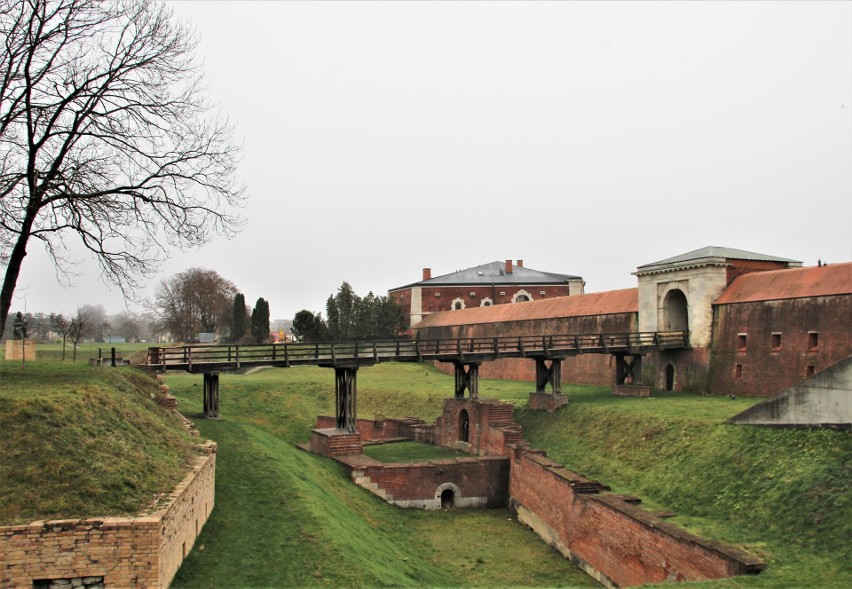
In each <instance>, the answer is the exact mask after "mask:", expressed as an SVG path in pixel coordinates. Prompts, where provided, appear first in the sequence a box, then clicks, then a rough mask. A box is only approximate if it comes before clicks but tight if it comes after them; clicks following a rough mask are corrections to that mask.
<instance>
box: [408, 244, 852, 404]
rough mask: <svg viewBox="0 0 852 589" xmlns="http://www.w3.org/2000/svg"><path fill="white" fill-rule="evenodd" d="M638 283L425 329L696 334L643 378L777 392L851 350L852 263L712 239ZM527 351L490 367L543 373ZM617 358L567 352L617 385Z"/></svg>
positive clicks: (579, 374)
mask: <svg viewBox="0 0 852 589" xmlns="http://www.w3.org/2000/svg"><path fill="white" fill-rule="evenodd" d="M634 275H635V276H636V277H637V280H638V288H635V289H624V290H617V291H608V292H602V293H592V294H582V295H578V296H575V297H571V298H570V299H562V298H554V299H550V300H545V301H541V300H538V301H532V302H531V303H529V304H527V305H519V306H513V307H512V308H511V309H508V308H497V307H494V308H490V309H467V310H462V311H459V312H456V313H434V314H432V315H429V316H428V317H425V318H424V319H423V321H422V322H420V323H419V324H417V325H415V326H414V329H415V332H417V333H418V335H419V336H420V337H426V338H431V337H479V336H482V337H493V336H496V335H535V334H553V335H556V334H582V333H617V332H626V331H641V332H660V331H670V330H671V331H681V330H688V331H689V343H690V349H683V350H669V351H655V352H651V353H649V354H647V355H646V356H645V357H644V358H643V362H642V376H641V379H642V383H643V384H645V385H648V386H651V387H652V388H654V389H657V390H674V391H692V392H704V391H710V392H713V393H722V394H742V395H774V394H776V393H779V392H781V391H782V390H784V389H785V388H787V387H790V386H792V385H794V384H796V383H797V382H799V381H801V380H802V379H804V378H806V377H807V376H809V375H812V374H815V373H817V372H819V371H820V370H823V369H825V368H828V367H830V366H832V365H834V364H836V363H838V362H839V361H840V360H842V359H843V358H846V357H848V356H850V355H852V337H850V332H851V331H852V330H850V326H852V296H850V295H852V263H844V264H833V265H830V266H822V265H820V266H817V267H809V268H802V267H801V262H799V261H796V260H791V259H787V258H779V257H775V256H768V255H764V254H758V253H754V252H747V251H743V250H736V249H731V248H720V247H706V248H702V249H698V250H694V251H692V252H688V253H686V254H681V255H678V256H674V257H671V258H667V259H665V260H660V261H659V262H653V263H650V264H645V265H642V266H639V267H638V268H637V271H636V272H635V273H634ZM534 370H535V367H534V366H533V365H532V363H531V362H529V361H526V360H524V359H503V360H498V361H496V362H488V363H485V364H483V366H482V367H481V370H480V375H481V376H482V377H483V378H511V379H517V380H530V381H534V380H535V372H534ZM615 371H616V366H615V362H613V358H612V356H607V355H603V354H595V355H591V354H586V355H576V356H571V357H568V358H567V359H566V360H565V363H564V368H563V374H564V379H565V381H567V382H575V383H583V384H600V385H608V384H613V383H614V382H615Z"/></svg>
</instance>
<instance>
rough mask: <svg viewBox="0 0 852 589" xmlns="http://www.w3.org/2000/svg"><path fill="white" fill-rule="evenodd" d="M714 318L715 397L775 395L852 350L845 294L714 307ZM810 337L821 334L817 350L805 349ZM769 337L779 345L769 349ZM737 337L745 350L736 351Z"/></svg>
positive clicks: (851, 315)
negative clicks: (744, 339) (743, 338)
mask: <svg viewBox="0 0 852 589" xmlns="http://www.w3.org/2000/svg"><path fill="white" fill-rule="evenodd" d="M714 314H715V317H714V322H713V323H714V329H713V357H712V361H711V368H710V374H711V380H710V382H711V383H712V385H711V386H712V388H711V392H713V393H717V394H737V395H761V396H771V395H775V394H777V393H780V392H781V391H783V390H784V389H786V388H787V387H790V386H792V385H794V384H796V383H797V382H800V381H801V380H802V379H804V378H805V377H806V376H807V375H808V370H809V369H808V367H809V366H811V367H813V371H814V372H819V371H820V370H823V369H825V368H827V367H829V366H831V365H833V364H835V363H837V362H839V361H840V360H842V359H844V358H846V357H847V356H849V354H850V350H852V330H850V329H849V326H850V325H852V297H850V296H848V295H837V296H826V297H813V298H806V299H784V300H776V301H761V302H748V303H736V304H728V305H717V306H716V307H715V308H714ZM809 332H812V333H818V334H819V335H818V344H817V345H816V346H810V345H809V342H810V339H809ZM773 333H777V334H778V338H777V339H776V342H774V343H780V345H778V346H773V339H772V334H773ZM741 334H744V335H745V336H746V341H745V347H744V349H740V348H739V343H738V336H739V335H741ZM737 365H740V366H741V367H742V368H741V372H740V373H739V374H740V375H739V376H737V368H736V366H737Z"/></svg>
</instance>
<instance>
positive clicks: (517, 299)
mask: <svg viewBox="0 0 852 589" xmlns="http://www.w3.org/2000/svg"><path fill="white" fill-rule="evenodd" d="M531 300H533V298H532V295H531V294H530V293H528V292H527V291H525V290H524V289H521V290H519V291H518V292H516V293H515V294H514V295H513V296H512V302H513V303H523V302H525V301H531Z"/></svg>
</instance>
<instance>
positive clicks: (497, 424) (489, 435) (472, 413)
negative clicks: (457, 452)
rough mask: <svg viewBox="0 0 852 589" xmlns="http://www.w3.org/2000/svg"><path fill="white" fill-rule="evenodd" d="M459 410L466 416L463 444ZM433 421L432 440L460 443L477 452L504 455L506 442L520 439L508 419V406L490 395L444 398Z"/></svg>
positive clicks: (473, 452) (460, 445) (449, 444)
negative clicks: (440, 408) (442, 409)
mask: <svg viewBox="0 0 852 589" xmlns="http://www.w3.org/2000/svg"><path fill="white" fill-rule="evenodd" d="M462 411H467V413H468V417H469V419H470V429H469V434H468V445H467V446H464V443H463V442H461V441H460V437H461V436H460V435H459V424H460V422H461V419H460V415H461V412H462ZM435 423H436V425H435V444H437V445H439V446H448V447H462V446H463V447H464V449H465V450H467V451H468V452H470V453H472V454H478V455H481V456H486V455H488V456H499V455H504V454H505V453H506V444H507V443H514V442H515V441H520V426H518V425H517V424H515V423H514V422H513V421H512V406H511V405H509V404H508V403H501V402H500V401H496V400H494V399H479V400H473V399H468V398H464V399H455V398H453V399H445V400H444V411H443V413H442V414H441V416H440V417H439V418H438V419H437V420H436V422H435Z"/></svg>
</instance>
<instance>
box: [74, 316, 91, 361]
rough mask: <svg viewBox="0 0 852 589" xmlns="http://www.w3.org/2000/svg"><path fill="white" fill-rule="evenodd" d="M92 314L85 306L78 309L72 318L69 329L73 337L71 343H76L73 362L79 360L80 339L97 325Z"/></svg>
mask: <svg viewBox="0 0 852 589" xmlns="http://www.w3.org/2000/svg"><path fill="white" fill-rule="evenodd" d="M93 319H94V318H93V317H92V315H91V314H90V313H89V311H87V310H86V309H85V308H84V307H83V308H78V309H77V314H76V315H74V317H72V318H71V326H70V328H69V331H68V336H69V337H70V338H71V343H72V344H74V354H73V356H72V358H73V362H75V363H76V362H77V344H79V343H80V340H82V339H83V338H85V337H87V336H88V335H90V334H91V333H92V329H93V328H94V326H95V321H94V320H93Z"/></svg>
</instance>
